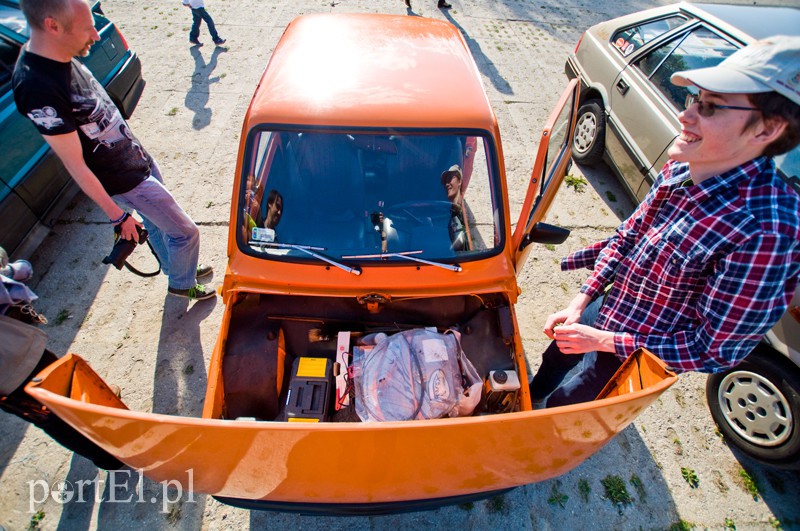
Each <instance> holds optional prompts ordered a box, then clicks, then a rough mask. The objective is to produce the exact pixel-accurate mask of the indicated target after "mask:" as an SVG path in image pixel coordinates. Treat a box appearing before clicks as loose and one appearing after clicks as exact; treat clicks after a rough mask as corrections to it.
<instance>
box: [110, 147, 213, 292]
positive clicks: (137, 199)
mask: <svg viewBox="0 0 800 531" xmlns="http://www.w3.org/2000/svg"><path fill="white" fill-rule="evenodd" d="M112 199H114V201H115V202H116V203H117V204H118V205H119V206H120V208H123V209H127V210H136V211H137V212H138V213H139V215H140V216H142V220H143V221H144V228H146V229H147V232H148V233H149V236H148V239H149V240H150V243H151V244H152V245H153V249H154V250H155V252H156V254H157V255H158V259H159V260H160V261H161V271H163V272H164V274H165V275H167V276H169V287H171V288H175V289H189V288H191V287H194V285H195V284H196V282H197V279H196V275H197V262H198V256H199V254H200V231H199V230H198V229H197V225H195V224H194V221H192V218H190V217H189V215H188V214H187V213H186V212H184V211H183V209H182V208H181V207H180V205H178V203H177V202H176V201H175V198H174V197H172V194H170V193H169V191H168V190H167V189H166V188H165V187H164V180H163V179H162V177H161V172H160V171H159V169H158V164H156V162H155V161H153V165H152V166H151V168H150V177H148V178H147V179H145V180H144V181H142V182H141V183H140V184H139V185H138V186H136V188H134V189H133V190H131V191H130V192H125V193H124V194H117V195H115V196H113V197H112Z"/></svg>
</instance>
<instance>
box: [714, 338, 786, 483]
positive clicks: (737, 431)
mask: <svg viewBox="0 0 800 531" xmlns="http://www.w3.org/2000/svg"><path fill="white" fill-rule="evenodd" d="M706 400H707V401H708V407H709V409H710V410H711V416H712V417H714V421H715V422H716V423H717V425H718V426H719V429H720V431H721V432H722V434H723V435H724V436H725V440H726V441H728V442H729V443H730V444H732V445H734V446H736V447H737V448H739V449H740V450H742V451H743V452H744V453H746V454H747V455H749V456H751V457H753V458H754V459H756V460H758V461H761V462H762V463H765V464H768V465H772V466H776V467H781V468H791V469H796V468H798V467H800V429H798V421H800V371H798V369H797V368H796V367H794V366H793V365H792V366H790V364H789V363H786V362H785V361H784V360H783V358H782V356H781V354H779V353H777V352H774V351H772V350H771V349H769V348H766V347H761V348H759V349H757V350H756V351H754V352H753V353H752V354H750V355H749V356H748V357H747V358H745V359H744V361H742V362H741V363H740V364H739V365H737V366H736V367H734V368H733V369H730V370H728V371H726V372H722V373H717V374H711V375H709V377H708V380H707V381H706Z"/></svg>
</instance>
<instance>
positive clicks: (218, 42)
mask: <svg viewBox="0 0 800 531" xmlns="http://www.w3.org/2000/svg"><path fill="white" fill-rule="evenodd" d="M226 42H228V39H221V38H220V39H215V40H214V44H216V45H217V46H222V45H223V44H225V43H226Z"/></svg>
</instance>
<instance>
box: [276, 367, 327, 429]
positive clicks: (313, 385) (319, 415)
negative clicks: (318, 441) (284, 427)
mask: <svg viewBox="0 0 800 531" xmlns="http://www.w3.org/2000/svg"><path fill="white" fill-rule="evenodd" d="M332 394H333V362H331V360H329V359H328V358H306V357H303V358H297V359H295V360H294V363H293V364H292V374H291V378H290V379H289V391H288V394H287V396H286V420H287V421H289V422H321V421H325V420H327V417H328V410H329V408H330V403H331V397H332Z"/></svg>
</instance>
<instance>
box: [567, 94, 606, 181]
mask: <svg viewBox="0 0 800 531" xmlns="http://www.w3.org/2000/svg"><path fill="white" fill-rule="evenodd" d="M605 144H606V114H605V111H603V104H602V102H601V101H600V100H588V101H587V102H586V103H584V104H583V105H581V106H580V108H579V109H578V120H577V121H576V122H575V133H574V135H573V137H572V158H573V159H574V160H575V162H577V163H578V164H583V165H584V166H594V165H595V164H597V163H599V162H600V161H601V160H602V158H603V151H604V150H605Z"/></svg>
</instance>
